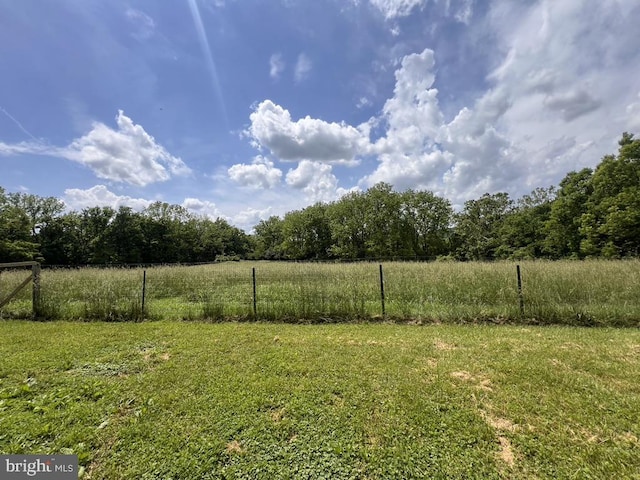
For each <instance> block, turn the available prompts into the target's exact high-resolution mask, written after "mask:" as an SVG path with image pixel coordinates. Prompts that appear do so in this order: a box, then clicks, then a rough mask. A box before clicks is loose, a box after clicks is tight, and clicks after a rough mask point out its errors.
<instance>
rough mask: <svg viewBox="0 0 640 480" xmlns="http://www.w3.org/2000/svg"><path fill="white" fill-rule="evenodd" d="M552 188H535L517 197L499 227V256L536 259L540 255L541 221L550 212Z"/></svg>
mask: <svg viewBox="0 0 640 480" xmlns="http://www.w3.org/2000/svg"><path fill="white" fill-rule="evenodd" d="M555 196H556V190H555V187H549V188H536V189H535V190H534V191H533V192H531V193H530V194H529V195H525V196H523V197H522V198H520V199H519V200H518V201H517V203H516V206H515V208H514V209H513V210H512V211H511V212H510V213H509V214H508V215H507V216H506V218H505V219H504V222H503V224H502V227H501V231H500V235H501V245H500V247H499V248H498V249H497V250H496V256H498V257H501V258H539V257H542V256H544V242H545V239H546V234H545V224H546V223H547V222H548V221H549V218H550V215H551V206H552V205H553V202H554V200H555Z"/></svg>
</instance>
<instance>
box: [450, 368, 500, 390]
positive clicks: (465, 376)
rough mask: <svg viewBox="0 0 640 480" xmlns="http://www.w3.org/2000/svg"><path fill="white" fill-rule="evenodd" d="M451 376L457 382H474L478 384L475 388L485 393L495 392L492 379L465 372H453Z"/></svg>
mask: <svg viewBox="0 0 640 480" xmlns="http://www.w3.org/2000/svg"><path fill="white" fill-rule="evenodd" d="M451 376H452V377H453V378H455V379H457V380H462V381H463V382H473V383H475V384H476V385H475V388H477V389H479V390H484V391H485V392H492V391H493V385H492V384H491V379H489V378H485V377H479V376H476V375H472V374H471V373H469V372H467V371H465V370H462V371H459V372H451Z"/></svg>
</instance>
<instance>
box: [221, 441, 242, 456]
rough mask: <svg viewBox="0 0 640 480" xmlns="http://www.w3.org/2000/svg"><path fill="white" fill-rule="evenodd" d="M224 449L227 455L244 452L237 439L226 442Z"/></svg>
mask: <svg viewBox="0 0 640 480" xmlns="http://www.w3.org/2000/svg"><path fill="white" fill-rule="evenodd" d="M224 451H225V452H227V453H228V454H229V455H241V454H243V453H244V449H243V448H242V445H241V444H240V442H238V441H237V440H231V441H230V442H229V443H227V445H226V447H225V448H224Z"/></svg>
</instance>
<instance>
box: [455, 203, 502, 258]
mask: <svg viewBox="0 0 640 480" xmlns="http://www.w3.org/2000/svg"><path fill="white" fill-rule="evenodd" d="M512 208H513V201H512V200H511V199H510V198H509V194H507V193H504V192H501V193H495V194H493V195H490V194H488V193H485V194H484V195H483V196H482V197H480V198H479V199H478V200H469V201H467V202H465V204H464V209H463V211H462V212H461V213H459V214H458V215H456V225H455V229H454V231H455V234H456V240H457V242H458V248H457V251H456V254H457V256H458V257H459V258H461V259H464V260H491V259H494V258H496V251H497V250H498V248H499V247H500V245H501V235H500V231H501V228H502V225H503V223H504V220H505V218H506V217H507V215H508V214H509V213H510V212H511V209H512Z"/></svg>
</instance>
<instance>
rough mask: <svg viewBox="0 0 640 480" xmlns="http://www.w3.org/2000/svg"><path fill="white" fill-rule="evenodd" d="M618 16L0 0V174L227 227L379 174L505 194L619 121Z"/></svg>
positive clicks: (381, 5)
mask: <svg viewBox="0 0 640 480" xmlns="http://www.w3.org/2000/svg"><path fill="white" fill-rule="evenodd" d="M637 25H640V4H639V3H638V2H637V0H617V1H614V0H602V1H599V2H592V1H587V0H584V1H580V0H563V1H561V2H560V1H535V0H527V1H524V0H523V1H518V0H492V1H482V0H314V1H311V0H269V1H265V0H167V1H162V2H158V1H155V0H130V1H122V0H110V1H109V2H100V1H97V0H96V1H91V0H56V1H55V2H54V1H46V0H21V1H15V0H0V65H1V70H0V71H1V75H0V186H2V187H4V188H5V189H6V190H8V191H27V192H32V193H35V194H38V195H42V196H49V195H52V196H56V197H59V198H61V199H63V200H64V201H65V203H66V204H67V206H68V207H69V208H70V209H81V208H84V207H87V206H93V205H111V206H114V207H118V206H120V205H129V206H131V207H133V208H135V209H138V210H139V209H142V208H144V207H145V206H146V205H148V204H149V203H150V202H152V201H155V200H162V201H166V202H169V203H174V204H180V205H183V206H185V207H186V208H188V209H190V210H191V211H193V212H194V213H197V214H202V215H208V216H211V217H213V218H216V217H223V218H225V219H227V220H228V221H229V222H231V223H232V224H234V225H236V226H239V227H241V228H244V229H246V230H247V231H249V230H250V229H251V227H252V226H254V225H255V224H256V223H257V222H258V221H259V220H260V219H265V218H268V217H269V216H271V215H283V214H284V213H285V212H287V211H290V210H293V209H299V208H303V207H305V206H307V205H310V204H313V203H315V202H318V201H332V200H335V199H338V198H339V197H340V196H341V195H344V194H345V193H346V192H349V191H352V190H365V189H367V188H368V187H370V186H371V185H373V184H375V183H376V182H380V181H386V182H389V183H391V184H392V185H394V187H395V188H396V189H398V190H404V189H407V188H414V189H428V190H432V191H434V192H435V193H437V194H438V195H441V196H444V197H446V198H449V199H450V200H451V201H452V202H453V203H454V205H456V206H460V205H462V204H463V203H464V201H465V200H469V199H472V198H478V197H479V196H480V195H482V194H483V193H485V192H490V193H494V192H498V191H507V192H509V193H510V194H511V195H512V196H513V197H514V198H517V197H519V196H521V195H523V194H525V193H528V192H530V191H531V190H533V189H534V188H536V187H539V186H542V187H544V186H549V185H552V184H553V185H557V184H558V182H559V181H560V180H561V179H562V178H563V177H564V175H565V174H566V173H567V172H569V171H571V170H575V169H580V168H582V167H585V166H594V165H596V164H597V163H598V162H599V161H600V159H601V157H602V155H604V154H606V153H613V152H615V150H616V148H617V143H616V142H617V140H618V139H619V137H620V135H621V133H622V132H623V131H630V132H632V133H635V134H640V48H638V45H640V29H638V28H637Z"/></svg>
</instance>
